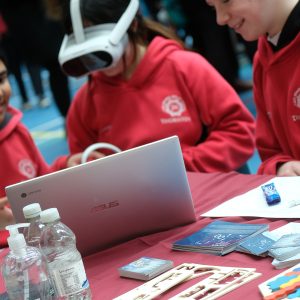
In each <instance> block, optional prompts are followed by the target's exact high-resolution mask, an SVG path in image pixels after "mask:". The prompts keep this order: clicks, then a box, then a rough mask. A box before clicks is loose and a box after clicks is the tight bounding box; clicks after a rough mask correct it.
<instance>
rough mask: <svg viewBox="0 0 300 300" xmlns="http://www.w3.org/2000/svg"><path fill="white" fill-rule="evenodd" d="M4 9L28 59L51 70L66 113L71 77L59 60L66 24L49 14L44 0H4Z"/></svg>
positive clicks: (52, 85) (58, 102) (1, 10)
mask: <svg viewBox="0 0 300 300" xmlns="http://www.w3.org/2000/svg"><path fill="white" fill-rule="evenodd" d="M0 13H1V14H2V17H3V19H4V21H5V22H6V24H7V27H8V28H9V33H10V37H11V39H12V40H13V43H14V45H15V47H17V48H18V49H19V50H20V52H21V55H22V57H23V58H24V60H26V61H27V62H28V63H32V64H33V65H39V66H41V67H44V68H46V69H47V70H48V71H49V82H50V88H51V91H52V94H53V97H54V100H55V102H56V105H57V108H58V110H59V112H60V114H61V115H62V116H63V117H66V115H67V112H68V109H69V106H70V97H71V96H70V91H69V86H68V78H67V77H66V75H65V74H64V73H63V72H62V70H61V68H60V66H59V63H58V58H57V57H58V52H59V48H60V45H61V42H62V38H63V27H62V24H61V23H60V22H59V21H57V20H53V19H50V18H49V17H48V16H47V14H46V9H45V5H44V2H43V0H9V1H0Z"/></svg>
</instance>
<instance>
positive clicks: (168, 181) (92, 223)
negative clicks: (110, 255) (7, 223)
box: [6, 136, 195, 256]
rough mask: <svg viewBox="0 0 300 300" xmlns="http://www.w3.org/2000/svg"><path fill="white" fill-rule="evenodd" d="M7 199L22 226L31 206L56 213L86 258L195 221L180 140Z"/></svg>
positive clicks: (63, 174) (10, 190)
mask: <svg viewBox="0 0 300 300" xmlns="http://www.w3.org/2000/svg"><path fill="white" fill-rule="evenodd" d="M6 194H7V196H8V200H9V203H10V205H11V208H12V211H13V214H14V216H15V219H16V222H18V223H19V222H24V217H23V212H22V208H23V207H24V206H25V205H27V204H30V203H34V202H38V203H40V205H41V207H42V209H46V208H50V207H57V209H58V210H59V213H60V216H61V220H62V222H63V223H65V224H66V225H67V226H69V227H70V228H71V229H72V230H73V231H74V233H75V235H76V238H77V247H78V250H79V251H80V252H81V254H82V255H83V256H86V255H89V254H92V253H94V252H96V251H98V250H101V249H104V248H107V247H110V246H112V245H115V244H117V243H120V242H123V241H126V240H129V239H132V238H134V237H137V236H142V235H145V234H149V233H153V232H157V231H162V230H166V229H169V228H173V227H176V226H179V225H184V224H187V223H191V222H193V221H195V212H194V205H193V201H192V197H191V193H190V188H189V184H188V180H187V176H186V171H185V166H184V162H183V158H182V153H181V148H180V144H179V140H178V137H177V136H172V137H169V138H166V139H162V140H159V141H156V142H153V143H150V144H146V145H143V146H140V147H137V148H133V149H130V150H127V151H123V152H120V153H116V154H113V155H110V156H106V157H104V158H101V159H98V160H94V161H91V162H87V163H85V164H82V165H79V166H76V167H72V168H69V169H65V170H62V171H58V172H55V173H51V174H47V175H44V176H41V177H37V178H34V179H30V180H28V181H24V182H21V183H17V184H14V185H10V186H7V187H6Z"/></svg>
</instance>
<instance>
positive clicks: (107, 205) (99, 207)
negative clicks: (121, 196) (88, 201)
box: [91, 201, 120, 213]
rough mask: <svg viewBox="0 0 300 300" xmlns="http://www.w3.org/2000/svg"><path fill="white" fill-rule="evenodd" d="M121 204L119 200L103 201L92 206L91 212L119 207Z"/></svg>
mask: <svg viewBox="0 0 300 300" xmlns="http://www.w3.org/2000/svg"><path fill="white" fill-rule="evenodd" d="M119 205H120V203H119V201H111V202H107V203H103V204H100V205H97V206H94V207H92V208H91V212H92V213H96V212H99V211H103V210H106V209H110V208H113V207H117V206H119Z"/></svg>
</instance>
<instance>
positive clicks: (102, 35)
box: [58, 0, 139, 77]
mask: <svg viewBox="0 0 300 300" xmlns="http://www.w3.org/2000/svg"><path fill="white" fill-rule="evenodd" d="M138 7H139V1H138V0H130V3H129V5H128V6H127V8H126V10H125V11H124V13H123V15H122V16H121V18H120V19H119V21H118V22H117V23H109V24H101V25H95V26H90V27H87V28H83V25H82V18H81V13H80V0H71V3H70V11H71V20H72V27H73V33H72V34H70V35H65V37H64V39H63V42H62V45H61V48H60V51H59V54H58V60H59V63H60V65H61V67H62V69H63V71H64V72H65V73H66V74H67V75H69V76H73V77H80V76H84V75H87V74H89V73H91V72H94V71H97V70H104V69H108V68H111V67H113V66H115V65H116V64H117V62H118V61H119V60H120V59H121V57H122V55H123V53H124V51H125V48H126V46H127V44H128V34H127V30H128V28H129V26H130V24H131V23H132V21H133V19H134V17H135V16H136V13H137V11H138Z"/></svg>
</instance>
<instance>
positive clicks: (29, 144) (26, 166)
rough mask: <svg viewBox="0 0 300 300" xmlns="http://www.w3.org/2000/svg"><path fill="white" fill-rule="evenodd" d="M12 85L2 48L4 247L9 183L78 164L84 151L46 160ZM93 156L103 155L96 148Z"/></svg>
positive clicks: (0, 202) (0, 242)
mask: <svg viewBox="0 0 300 300" xmlns="http://www.w3.org/2000/svg"><path fill="white" fill-rule="evenodd" d="M10 95H11V88H10V84H9V82H8V73H7V69H6V66H5V56H4V54H3V51H2V50H1V49H0V165H1V168H0V247H1V246H5V245H6V238H7V232H6V231H4V230H3V229H4V228H5V226H6V225H8V224H11V223H13V222H14V219H13V215H12V212H11V209H10V208H9V207H8V206H7V203H8V202H7V197H6V196H5V187H6V186H7V185H10V184H14V183H17V182H20V181H24V180H28V179H31V178H34V177H37V176H40V175H44V174H47V173H50V172H53V171H56V170H60V169H63V168H66V167H72V166H75V165H78V164H79V163H80V160H81V153H78V154H74V155H72V156H62V157H59V158H58V159H57V160H56V161H55V162H54V164H53V165H52V166H51V167H50V166H48V165H47V163H46V162H45V161H44V159H43V157H42V155H41V153H40V152H39V150H38V148H37V147H36V145H35V143H34V141H33V139H32V137H31V135H30V133H29V131H28V129H27V128H26V127H25V126H24V125H23V124H22V123H21V118H22V113H21V112H20V111H18V110H17V109H15V108H13V107H12V106H10V105H9V98H10ZM92 157H93V158H98V157H101V155H99V154H98V153H96V152H93V154H92Z"/></svg>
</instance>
